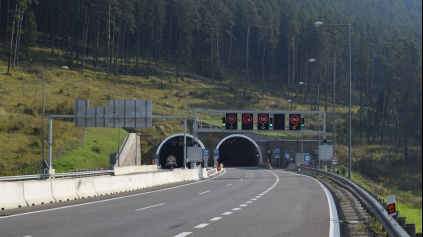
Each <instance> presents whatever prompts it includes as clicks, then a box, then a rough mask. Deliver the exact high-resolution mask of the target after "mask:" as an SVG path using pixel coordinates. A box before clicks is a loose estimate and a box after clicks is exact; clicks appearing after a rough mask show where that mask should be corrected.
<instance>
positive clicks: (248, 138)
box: [216, 134, 263, 165]
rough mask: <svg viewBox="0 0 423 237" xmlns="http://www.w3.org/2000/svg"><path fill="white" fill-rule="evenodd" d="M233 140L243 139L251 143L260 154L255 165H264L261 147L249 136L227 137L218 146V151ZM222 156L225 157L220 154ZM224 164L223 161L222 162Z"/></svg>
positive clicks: (236, 135)
mask: <svg viewBox="0 0 423 237" xmlns="http://www.w3.org/2000/svg"><path fill="white" fill-rule="evenodd" d="M231 138H241V139H245V140H247V141H248V142H250V143H251V144H252V145H253V146H254V147H255V148H256V149H257V152H258V155H259V157H258V159H257V164H255V165H258V164H262V163H263V154H262V152H261V149H260V147H259V145H258V144H257V143H256V142H255V141H254V140H253V139H251V138H250V137H248V136H245V135H241V134H235V135H230V136H227V137H225V138H224V139H222V140H221V141H220V142H219V144H218V145H217V147H216V149H219V150H221V146H222V144H224V143H225V142H226V141H228V140H229V139H231ZM220 155H221V156H222V155H224V154H222V153H221V154H220ZM221 162H222V161H221ZM222 163H225V162H222Z"/></svg>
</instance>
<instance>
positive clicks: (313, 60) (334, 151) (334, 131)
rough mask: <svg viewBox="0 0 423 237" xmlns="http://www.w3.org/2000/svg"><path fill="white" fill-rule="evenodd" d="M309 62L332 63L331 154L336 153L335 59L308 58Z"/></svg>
mask: <svg viewBox="0 0 423 237" xmlns="http://www.w3.org/2000/svg"><path fill="white" fill-rule="evenodd" d="M309 62H310V63H314V62H324V63H333V156H335V155H336V149H335V147H336V60H335V61H322V60H316V59H310V60H309Z"/></svg>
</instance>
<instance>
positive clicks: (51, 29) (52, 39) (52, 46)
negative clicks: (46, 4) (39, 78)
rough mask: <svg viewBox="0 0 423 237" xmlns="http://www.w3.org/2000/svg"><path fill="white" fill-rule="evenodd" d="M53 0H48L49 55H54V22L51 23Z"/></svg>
mask: <svg viewBox="0 0 423 237" xmlns="http://www.w3.org/2000/svg"><path fill="white" fill-rule="evenodd" d="M52 6H53V0H50V37H51V55H54V32H53V29H54V24H53V8H52Z"/></svg>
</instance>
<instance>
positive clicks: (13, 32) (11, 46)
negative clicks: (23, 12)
mask: <svg viewBox="0 0 423 237" xmlns="http://www.w3.org/2000/svg"><path fill="white" fill-rule="evenodd" d="M17 11H18V4H17V3H16V6H15V12H17ZM15 23H16V20H15V19H13V23H12V35H11V36H10V48H9V63H8V64H7V72H10V64H11V63H12V52H13V35H14V34H15Z"/></svg>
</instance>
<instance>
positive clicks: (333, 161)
mask: <svg viewBox="0 0 423 237" xmlns="http://www.w3.org/2000/svg"><path fill="white" fill-rule="evenodd" d="M330 163H331V164H332V166H333V173H335V166H337V165H339V159H338V157H336V156H334V157H332V158H330Z"/></svg>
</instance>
